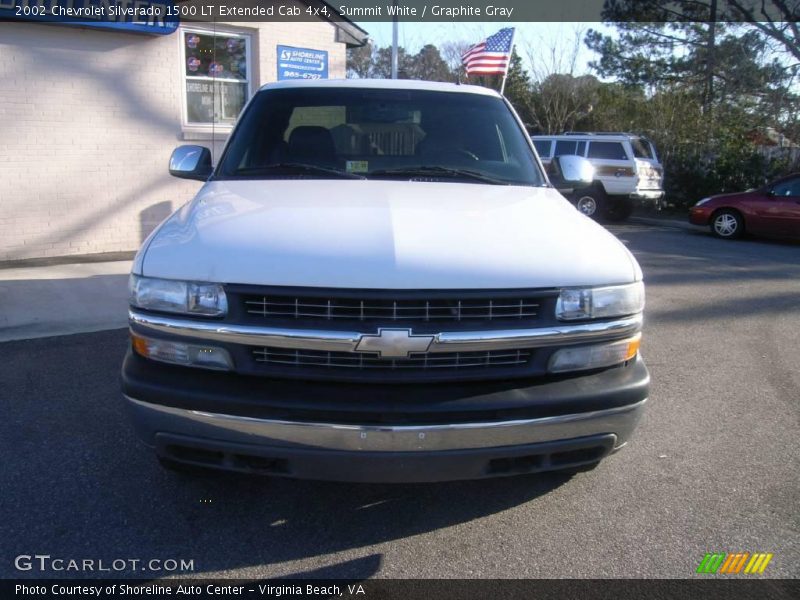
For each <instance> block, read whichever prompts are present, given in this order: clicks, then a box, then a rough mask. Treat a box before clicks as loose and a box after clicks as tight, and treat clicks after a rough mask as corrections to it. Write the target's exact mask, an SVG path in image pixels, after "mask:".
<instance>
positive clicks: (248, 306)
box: [244, 295, 539, 323]
mask: <svg viewBox="0 0 800 600" xmlns="http://www.w3.org/2000/svg"><path fill="white" fill-rule="evenodd" d="M244 306H245V311H246V312H247V313H248V314H250V315H258V316H261V317H265V318H270V319H286V320H299V319H322V320H334V319H348V320H351V321H380V322H383V323H386V322H395V321H423V322H424V321H464V320H470V319H484V320H489V321H493V320H515V319H516V320H521V319H534V318H536V317H537V316H538V314H539V298H536V297H534V298H531V297H528V298H524V297H520V298H469V299H458V298H456V299H441V298H435V299H422V300H420V299H417V298H414V299H406V300H403V299H400V300H385V299H376V298H365V299H360V298H316V297H290V296H255V295H248V296H244Z"/></svg>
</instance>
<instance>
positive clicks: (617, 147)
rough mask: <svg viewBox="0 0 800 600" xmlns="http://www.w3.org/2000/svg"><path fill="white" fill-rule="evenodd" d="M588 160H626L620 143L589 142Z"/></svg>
mask: <svg viewBox="0 0 800 600" xmlns="http://www.w3.org/2000/svg"><path fill="white" fill-rule="evenodd" d="M588 157H589V158H600V159H605V160H628V154H627V153H626V152H625V147H624V146H623V145H622V144H621V143H620V142H594V141H593V142H590V143H589V156H588Z"/></svg>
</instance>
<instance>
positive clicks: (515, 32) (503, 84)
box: [500, 27, 517, 96]
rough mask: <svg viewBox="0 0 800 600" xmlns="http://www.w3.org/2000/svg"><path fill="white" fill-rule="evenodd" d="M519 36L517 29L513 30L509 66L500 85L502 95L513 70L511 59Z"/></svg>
mask: <svg viewBox="0 0 800 600" xmlns="http://www.w3.org/2000/svg"><path fill="white" fill-rule="evenodd" d="M516 36H517V28H516V27H514V28H513V29H512V30H511V49H510V50H509V52H508V64H507V65H506V72H505V73H503V83H501V84H500V95H501V96H502V95H503V92H505V89H506V79H507V78H508V71H509V70H510V69H511V57H512V56H514V38H515V37H516Z"/></svg>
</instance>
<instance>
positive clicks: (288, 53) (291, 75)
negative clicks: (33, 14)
mask: <svg viewBox="0 0 800 600" xmlns="http://www.w3.org/2000/svg"><path fill="white" fill-rule="evenodd" d="M0 2H2V0H0ZM327 78H328V53H327V52H326V51H325V50H312V49H311V48H294V47H292V46H278V81H280V80H283V79H327Z"/></svg>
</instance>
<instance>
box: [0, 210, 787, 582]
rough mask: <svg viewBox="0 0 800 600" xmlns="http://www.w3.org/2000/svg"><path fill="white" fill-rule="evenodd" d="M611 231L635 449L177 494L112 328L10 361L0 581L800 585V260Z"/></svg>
mask: <svg viewBox="0 0 800 600" xmlns="http://www.w3.org/2000/svg"><path fill="white" fill-rule="evenodd" d="M612 230H613V231H614V233H616V234H617V235H618V236H619V237H620V238H621V239H622V240H623V241H624V242H625V243H626V244H627V245H628V246H629V247H630V248H631V250H632V251H633V252H634V254H635V255H636V256H637V257H638V259H639V260H640V262H641V264H642V267H643V269H644V272H645V277H646V282H647V294H648V297H647V310H646V325H645V334H644V343H643V354H644V356H645V359H646V361H647V364H648V366H649V368H650V370H651V375H652V394H651V398H650V402H649V407H648V411H647V413H646V415H645V417H644V419H643V421H642V423H641V424H640V427H639V429H638V430H637V432H636V434H635V435H634V437H633V439H632V440H631V442H630V443H629V445H628V447H627V448H625V449H624V450H623V451H622V452H620V453H618V454H616V455H614V456H612V457H610V458H608V459H607V460H606V461H605V462H603V463H602V464H601V465H600V466H599V467H598V468H597V469H596V470H594V471H591V472H588V473H582V474H579V475H576V476H574V477H568V476H563V475H546V476H537V477H533V476H525V477H515V478H508V479H497V480H488V481H475V482H458V483H448V484H435V485H365V484H359V485H355V484H336V483H320V482H309V481H292V480H282V479H266V478H250V477H240V476H232V475H213V474H212V475H206V476H186V475H178V474H175V473H172V472H167V471H164V470H162V469H161V468H160V467H159V466H158V464H157V462H156V461H155V459H154V457H153V456H152V455H151V454H150V452H149V451H148V450H147V449H146V448H144V447H143V446H142V445H140V444H139V442H138V441H137V439H136V438H135V436H134V433H133V430H132V428H131V427H130V425H129V423H128V421H127V420H126V417H125V414H124V412H123V405H122V401H121V398H120V393H119V383H118V376H119V367H120V363H121V360H122V356H123V353H124V351H125V347H126V344H127V340H126V332H125V330H124V329H117V330H111V331H104V332H97V333H86V334H78V335H67V336H60V337H48V338H40V339H33V340H25V341H12V342H6V343H3V344H0V358H2V360H0V453H2V457H3V468H2V469H0V490H2V493H0V515H2V519H0V540H2V542H0V577H43V576H44V577H59V576H65V575H67V576H80V575H83V576H86V575H92V574H91V573H83V574H81V573H77V574H76V573H69V572H52V571H50V572H45V573H40V572H38V571H36V570H35V569H34V570H31V571H17V570H16V569H15V568H14V560H15V557H17V556H18V555H21V554H36V553H38V554H47V555H50V556H51V557H60V558H65V559H70V558H73V559H78V560H82V559H86V558H89V559H96V560H100V559H102V560H104V561H106V564H111V561H112V560H114V559H120V558H123V559H132V558H135V559H142V560H144V561H149V560H150V559H161V560H164V559H176V560H192V561H193V566H194V574H195V575H199V576H229V577H241V578H248V579H249V578H264V577H276V576H288V575H291V576H298V577H358V578H361V577H369V576H378V577H409V578H426V577H481V578H490V577H501V578H519V577H545V578H549V577H595V578H597V577H600V578H607V577H666V578H683V577H693V576H695V575H694V571H695V569H696V567H697V565H698V564H699V562H700V560H701V559H702V557H703V555H704V553H706V552H739V551H749V552H771V553H773V554H774V557H773V559H772V561H771V563H770V564H769V566H768V568H767V570H766V572H765V573H764V575H763V577H792V578H795V577H798V575H800V568H799V567H798V565H799V564H800V561H799V560H798V559H800V519H798V506H800V493H799V490H798V473H800V456H799V454H800V453H799V452H798V439H799V437H800V436H799V435H798V434H800V423H799V420H798V401H800V342H799V341H798V340H800V337H798V332H800V245H798V244H791V243H781V242H771V241H757V240H744V241H738V242H730V241H722V240H717V239H714V238H711V237H710V236H709V235H707V234H706V233H700V232H695V231H688V230H685V229H678V228H668V227H664V226H658V225H648V224H643V223H635V224H630V225H623V226H615V227H613V228H612ZM187 376H188V375H187ZM164 574H165V573H163V572H161V573H159V572H139V571H138V570H126V571H123V572H111V573H95V574H94V575H99V576H134V577H144V576H147V577H153V576H162V575H164ZM706 577H708V576H706Z"/></svg>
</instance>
